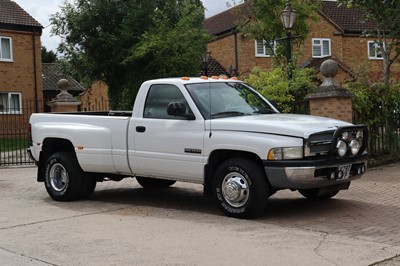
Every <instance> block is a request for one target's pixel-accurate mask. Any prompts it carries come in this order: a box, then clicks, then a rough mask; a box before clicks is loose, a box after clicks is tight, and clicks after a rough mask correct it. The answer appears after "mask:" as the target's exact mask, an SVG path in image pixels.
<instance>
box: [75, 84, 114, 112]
mask: <svg viewBox="0 0 400 266" xmlns="http://www.w3.org/2000/svg"><path fill="white" fill-rule="evenodd" d="M80 100H81V110H82V111H108V110H109V98H108V86H107V84H105V83H104V82H102V81H95V82H93V83H92V85H91V86H90V88H89V89H87V90H86V91H85V92H84V93H82V94H81V99H80Z"/></svg>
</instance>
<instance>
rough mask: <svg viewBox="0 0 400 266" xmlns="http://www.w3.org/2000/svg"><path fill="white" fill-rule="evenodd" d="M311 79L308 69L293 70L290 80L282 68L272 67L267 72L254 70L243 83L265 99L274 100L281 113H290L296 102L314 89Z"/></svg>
mask: <svg viewBox="0 0 400 266" xmlns="http://www.w3.org/2000/svg"><path fill="white" fill-rule="evenodd" d="M312 77H313V70H312V69H309V68H306V69H295V70H294V71H293V77H292V78H291V79H288V77H287V75H286V70H285V69H283V68H282V67H273V68H272V69H270V70H268V71H265V70H263V69H261V68H254V69H253V71H252V73H251V74H250V75H249V76H248V77H247V78H245V81H246V82H247V83H249V84H250V85H251V86H253V87H254V88H256V89H257V90H258V92H260V93H261V94H262V95H263V96H264V97H266V98H267V99H270V100H275V101H276V102H277V104H278V107H279V108H280V110H281V111H282V112H284V113H290V112H292V111H293V107H294V104H295V103H296V102H299V101H302V100H304V98H305V96H306V95H307V94H308V93H310V92H312V91H313V90H315V89H316V85H315V83H313V82H312Z"/></svg>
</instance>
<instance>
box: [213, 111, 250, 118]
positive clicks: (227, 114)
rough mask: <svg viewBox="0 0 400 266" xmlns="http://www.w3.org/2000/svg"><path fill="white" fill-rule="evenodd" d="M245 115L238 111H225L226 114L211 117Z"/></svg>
mask: <svg viewBox="0 0 400 266" xmlns="http://www.w3.org/2000/svg"><path fill="white" fill-rule="evenodd" d="M242 115H245V113H243V112H237V111H225V112H219V113H215V114H212V115H211V117H224V116H242Z"/></svg>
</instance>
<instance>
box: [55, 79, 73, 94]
mask: <svg viewBox="0 0 400 266" xmlns="http://www.w3.org/2000/svg"><path fill="white" fill-rule="evenodd" d="M69 86H71V84H70V83H69V81H68V80H66V79H60V80H59V81H58V82H57V87H58V89H59V90H60V91H66V90H68V88H69Z"/></svg>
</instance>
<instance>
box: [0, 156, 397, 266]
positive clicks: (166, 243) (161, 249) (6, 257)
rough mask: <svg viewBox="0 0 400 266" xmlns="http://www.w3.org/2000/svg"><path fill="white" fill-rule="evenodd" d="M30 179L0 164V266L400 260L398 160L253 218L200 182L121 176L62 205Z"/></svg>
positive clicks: (288, 195) (283, 195)
mask: <svg viewBox="0 0 400 266" xmlns="http://www.w3.org/2000/svg"><path fill="white" fill-rule="evenodd" d="M35 175H36V169H35V168H21V169H0V202H1V203H0V213H1V215H0V265H39V266H43V265H318V266H320V265H322V266H324V265H327V266H330V265H385V266H388V265H400V259H399V257H397V258H396V256H398V255H399V254H400V197H399V195H400V193H399V191H400V163H398V164H393V165H390V166H386V167H383V168H377V169H373V170H370V171H369V172H368V173H367V174H366V175H365V176H364V177H363V178H362V179H359V180H357V181H355V182H353V183H352V185H351V187H350V190H348V191H342V192H341V193H339V194H338V196H336V197H335V199H333V200H331V201H326V202H310V201H308V200H306V199H304V198H302V197H301V196H300V195H299V194H298V193H295V192H290V191H281V192H278V193H277V194H275V195H274V196H273V197H271V198H270V200H269V205H268V207H269V208H268V211H267V212H266V213H265V215H264V216H263V217H261V218H260V219H256V220H250V221H246V220H238V219H232V218H227V217H224V216H223V215H222V214H221V213H220V212H219V211H218V209H217V208H216V206H215V204H214V203H213V201H211V200H207V199H204V198H203V197H202V187H201V186H198V185H192V184H185V183H177V184H175V185H174V186H173V187H172V188H170V189H165V190H158V191H148V190H144V189H142V188H140V187H139V185H138V184H137V183H136V181H135V180H134V179H126V180H123V181H121V182H104V183H100V184H99V185H98V187H97V189H96V191H95V193H94V194H93V196H92V197H91V198H90V199H89V200H86V201H78V202H70V203H62V202H54V201H52V200H51V199H50V198H49V197H48V196H47V193H46V191H45V189H44V186H43V184H42V183H37V182H36V181H35V178H36V177H35Z"/></svg>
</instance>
